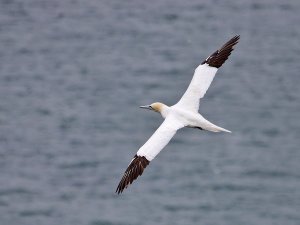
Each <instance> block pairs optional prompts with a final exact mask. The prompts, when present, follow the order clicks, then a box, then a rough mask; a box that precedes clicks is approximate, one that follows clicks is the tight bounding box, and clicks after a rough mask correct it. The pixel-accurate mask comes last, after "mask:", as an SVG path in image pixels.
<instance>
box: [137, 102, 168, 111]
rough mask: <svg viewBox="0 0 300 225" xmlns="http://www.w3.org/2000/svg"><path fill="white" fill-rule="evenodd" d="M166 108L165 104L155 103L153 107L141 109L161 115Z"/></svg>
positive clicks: (146, 106) (145, 106)
mask: <svg viewBox="0 0 300 225" xmlns="http://www.w3.org/2000/svg"><path fill="white" fill-rule="evenodd" d="M164 106H165V104H163V103H160V102H154V103H152V104H151V105H144V106H140V108H142V109H149V110H153V111H155V112H159V113H161V112H162V110H163V107H164Z"/></svg>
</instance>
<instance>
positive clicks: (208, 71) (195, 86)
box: [176, 63, 218, 112]
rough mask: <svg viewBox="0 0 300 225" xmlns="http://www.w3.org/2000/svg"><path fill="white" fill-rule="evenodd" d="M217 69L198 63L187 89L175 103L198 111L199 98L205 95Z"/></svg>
mask: <svg viewBox="0 0 300 225" xmlns="http://www.w3.org/2000/svg"><path fill="white" fill-rule="evenodd" d="M217 71H218V69H217V68H215V67H211V66H209V65H208V64H206V63H205V64H203V65H199V66H198V67H197V68H196V70H195V73H194V76H193V79H192V81H191V83H190V85H189V87H188V89H187V90H186V92H185V93H184V95H183V96H182V98H181V99H180V100H179V102H178V103H177V104H176V105H177V106H179V107H180V108H182V109H186V110H191V111H193V112H198V109H199V104H200V98H203V96H204V95H205V93H206V91H207V89H208V88H209V86H210V84H211V82H212V81H213V79H214V77H215V74H216V73H217Z"/></svg>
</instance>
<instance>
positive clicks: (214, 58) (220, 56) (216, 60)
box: [201, 35, 240, 68]
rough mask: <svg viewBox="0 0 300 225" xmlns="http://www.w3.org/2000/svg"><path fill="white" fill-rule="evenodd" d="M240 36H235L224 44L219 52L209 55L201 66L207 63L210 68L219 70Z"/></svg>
mask: <svg viewBox="0 0 300 225" xmlns="http://www.w3.org/2000/svg"><path fill="white" fill-rule="evenodd" d="M239 39H240V36H239V35H236V36H234V37H233V38H231V39H230V40H229V41H228V42H226V43H225V44H224V45H223V46H222V47H221V48H220V49H219V50H217V51H215V52H214V53H213V54H211V55H210V56H209V57H208V58H207V59H206V60H204V61H203V62H202V63H201V64H205V63H207V64H208V65H209V66H211V67H216V68H219V67H221V66H222V65H223V63H224V62H225V61H226V60H227V59H228V57H229V55H230V54H231V52H232V50H233V46H234V45H236V44H237V43H238V42H239Z"/></svg>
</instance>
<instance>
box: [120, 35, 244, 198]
mask: <svg viewBox="0 0 300 225" xmlns="http://www.w3.org/2000/svg"><path fill="white" fill-rule="evenodd" d="M239 38H240V36H239V35H236V36H234V37H233V38H232V39H230V40H229V41H228V42H226V43H225V44H224V45H223V46H222V47H221V48H220V49H219V50H217V51H215V52H214V53H213V54H211V55H210V56H209V57H208V58H206V59H205V60H204V61H203V62H202V63H201V64H200V65H199V66H198V67H197V68H196V70H195V73H194V76H193V78H192V81H191V83H190V85H189V86H188V89H187V90H186V92H185V93H184V95H183V96H182V98H181V99H180V100H179V102H177V103H176V104H175V105H173V106H167V105H165V104H163V103H160V102H155V103H152V104H151V105H145V106H140V108H143V109H149V110H152V111H154V112H158V113H160V114H161V116H162V117H163V118H164V119H165V120H164V122H163V123H162V124H161V125H160V127H159V128H158V129H157V130H156V131H155V132H154V134H153V135H152V136H151V137H150V138H149V140H148V141H147V142H146V143H145V144H144V145H143V146H142V147H140V149H139V150H138V151H137V153H136V155H135V156H134V157H133V159H132V160H131V162H130V163H129V166H128V168H127V169H126V171H125V173H124V175H123V177H122V179H121V181H120V183H119V185H118V187H117V189H116V193H118V194H120V193H122V192H123V191H124V189H125V188H127V187H128V185H130V184H131V183H132V182H133V181H134V180H135V179H137V178H138V176H140V175H142V173H143V171H144V169H145V168H146V167H147V166H148V165H149V163H150V161H152V160H153V159H154V158H155V157H156V155H157V154H158V153H159V152H160V151H161V150H162V149H163V148H164V147H165V146H166V145H167V144H168V143H169V141H170V140H171V138H172V137H173V136H174V135H175V133H176V132H177V130H179V129H181V128H183V127H191V128H198V129H201V130H207V131H212V132H221V131H223V132H228V133H231V131H229V130H226V129H224V128H222V127H219V126H217V125H215V124H213V123H211V122H209V121H208V120H206V119H205V118H204V117H203V116H202V115H201V114H200V113H198V109H199V104H200V99H201V98H203V96H204V95H205V93H206V91H207V89H208V87H209V86H210V84H211V82H212V80H213V79H214V76H215V74H216V72H217V70H218V69H219V68H220V67H221V66H222V64H223V63H224V62H225V61H226V60H227V59H228V57H229V55H230V54H231V52H232V50H233V47H234V46H235V45H236V44H237V43H238V41H239Z"/></svg>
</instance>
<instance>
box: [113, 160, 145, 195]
mask: <svg viewBox="0 0 300 225" xmlns="http://www.w3.org/2000/svg"><path fill="white" fill-rule="evenodd" d="M149 163H150V161H149V160H147V159H146V158H145V156H138V155H135V156H134V157H133V159H132V160H131V162H130V164H129V166H128V168H127V169H126V171H125V173H124V175H123V177H122V179H121V181H120V183H119V185H118V187H117V190H116V193H118V194H120V193H122V192H123V190H124V189H125V188H127V187H128V185H129V184H132V182H133V181H134V180H135V179H137V178H138V176H141V175H142V173H143V172H144V169H145V168H146V167H147V166H148V165H149Z"/></svg>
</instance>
